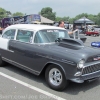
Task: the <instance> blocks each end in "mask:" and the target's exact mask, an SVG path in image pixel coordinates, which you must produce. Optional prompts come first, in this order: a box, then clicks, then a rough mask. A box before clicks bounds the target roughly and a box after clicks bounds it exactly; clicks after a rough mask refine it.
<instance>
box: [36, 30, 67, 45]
mask: <svg viewBox="0 0 100 100" xmlns="http://www.w3.org/2000/svg"><path fill="white" fill-rule="evenodd" d="M58 38H69V35H68V32H67V31H66V30H58V29H47V30H40V31H38V32H37V33H36V35H35V38H34V43H52V42H55V40H57V39H58Z"/></svg>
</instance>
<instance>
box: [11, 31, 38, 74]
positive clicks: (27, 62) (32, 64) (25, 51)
mask: <svg viewBox="0 0 100 100" xmlns="http://www.w3.org/2000/svg"><path fill="white" fill-rule="evenodd" d="M32 42H33V31H28V30H18V32H17V35H16V41H15V40H10V41H9V50H11V51H12V52H14V53H13V55H12V58H11V60H12V62H14V63H15V64H16V65H18V66H19V67H21V68H24V69H26V70H29V71H32V72H33V73H35V74H39V70H38V68H37V65H36V60H38V59H37V56H36V51H37V48H38V47H37V46H36V45H33V44H32Z"/></svg>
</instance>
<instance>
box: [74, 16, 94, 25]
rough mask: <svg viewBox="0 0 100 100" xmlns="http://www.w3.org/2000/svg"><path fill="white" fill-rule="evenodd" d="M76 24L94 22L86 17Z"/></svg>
mask: <svg viewBox="0 0 100 100" xmlns="http://www.w3.org/2000/svg"><path fill="white" fill-rule="evenodd" d="M74 23H85V24H94V22H93V21H91V20H90V19H88V18H86V17H82V18H80V19H78V20H76V21H75V22H74Z"/></svg>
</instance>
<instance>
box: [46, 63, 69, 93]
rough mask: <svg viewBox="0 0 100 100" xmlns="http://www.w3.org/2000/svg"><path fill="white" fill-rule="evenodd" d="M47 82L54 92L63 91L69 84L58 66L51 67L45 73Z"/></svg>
mask: <svg viewBox="0 0 100 100" xmlns="http://www.w3.org/2000/svg"><path fill="white" fill-rule="evenodd" d="M45 78H46V82H47V83H48V85H49V86H50V88H52V89H54V90H58V91H60V90H63V89H65V87H66V86H67V84H68V81H67V80H66V78H65V75H64V72H63V71H62V69H61V68H60V67H58V66H54V65H53V66H52V65H50V66H49V67H48V68H47V69H46V72H45Z"/></svg>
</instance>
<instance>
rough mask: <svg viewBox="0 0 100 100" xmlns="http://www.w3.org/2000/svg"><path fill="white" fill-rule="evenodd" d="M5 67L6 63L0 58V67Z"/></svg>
mask: <svg viewBox="0 0 100 100" xmlns="http://www.w3.org/2000/svg"><path fill="white" fill-rule="evenodd" d="M4 65H6V62H5V61H3V60H2V58H1V56H0V67H2V66H4Z"/></svg>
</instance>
